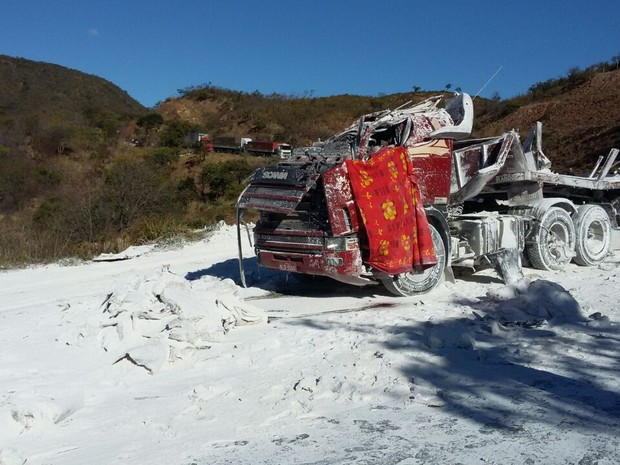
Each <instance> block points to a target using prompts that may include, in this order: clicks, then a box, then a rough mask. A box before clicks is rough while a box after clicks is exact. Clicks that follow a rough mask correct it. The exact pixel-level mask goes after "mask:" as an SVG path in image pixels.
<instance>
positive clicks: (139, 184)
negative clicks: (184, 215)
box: [99, 158, 176, 231]
mask: <svg viewBox="0 0 620 465" xmlns="http://www.w3.org/2000/svg"><path fill="white" fill-rule="evenodd" d="M175 200H176V199H175V192H174V189H173V188H172V184H171V183H170V181H169V179H167V178H165V177H164V176H162V175H161V174H160V173H158V172H157V171H156V170H154V169H152V168H151V167H150V166H149V165H148V164H147V163H145V162H143V161H141V160H138V159H135V158H120V159H119V160H117V161H116V163H114V165H113V166H112V167H111V168H110V169H109V170H108V171H107V172H106V175H105V183H104V186H103V192H102V196H101V198H100V201H99V206H100V214H101V218H102V219H106V218H107V219H108V220H109V221H110V223H111V225H112V226H114V227H115V228H116V229H117V230H118V231H122V230H123V229H125V228H127V227H128V226H129V225H130V224H131V223H133V222H134V221H136V220H137V219H138V218H140V217H141V216H146V215H148V214H152V213H160V214H164V213H167V212H171V211H174V207H175Z"/></svg>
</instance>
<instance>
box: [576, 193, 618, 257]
mask: <svg viewBox="0 0 620 465" xmlns="http://www.w3.org/2000/svg"><path fill="white" fill-rule="evenodd" d="M573 222H574V223H575V231H576V233H577V244H576V246H575V253H576V255H575V258H574V259H573V260H574V262H575V263H577V264H578V265H583V266H593V265H597V264H599V263H601V262H602V261H603V260H604V259H605V257H606V256H607V254H608V253H609V249H610V248H611V221H610V219H609V215H607V212H605V210H604V209H603V208H602V207H601V206H599V205H593V204H589V205H581V206H580V207H579V208H578V209H577V214H576V215H575V218H574V219H573Z"/></svg>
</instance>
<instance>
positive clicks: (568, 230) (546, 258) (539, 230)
mask: <svg viewBox="0 0 620 465" xmlns="http://www.w3.org/2000/svg"><path fill="white" fill-rule="evenodd" d="M575 242H576V233H575V226H574V224H573V220H572V219H571V217H570V215H569V214H568V212H567V211H566V210H564V209H562V208H560V207H551V208H549V209H547V210H546V211H544V212H543V213H542V214H541V215H540V218H538V219H537V220H536V221H535V222H534V224H533V227H532V233H531V236H530V238H529V239H528V241H527V243H526V250H527V255H528V258H529V259H530V263H531V264H532V266H533V267H534V268H538V269H539V270H548V271H553V270H561V269H562V268H564V266H565V265H566V264H568V263H569V262H570V261H571V260H572V258H573V256H574V255H575Z"/></svg>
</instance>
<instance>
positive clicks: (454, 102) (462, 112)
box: [430, 94, 474, 139]
mask: <svg viewBox="0 0 620 465" xmlns="http://www.w3.org/2000/svg"><path fill="white" fill-rule="evenodd" d="M446 111H447V112H448V114H449V115H450V116H451V117H452V120H453V121H454V126H444V127H443V128H439V129H436V130H434V131H433V132H431V133H430V138H431V139H465V138H466V137H469V136H470V134H471V130H472V127H473V125H474V103H473V101H472V99H471V97H470V96H469V94H459V95H457V96H456V97H454V98H452V99H450V100H448V101H447V102H446Z"/></svg>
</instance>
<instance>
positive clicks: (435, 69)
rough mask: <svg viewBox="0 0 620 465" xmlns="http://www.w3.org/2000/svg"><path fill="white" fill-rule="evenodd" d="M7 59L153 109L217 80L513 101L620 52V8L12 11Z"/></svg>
mask: <svg viewBox="0 0 620 465" xmlns="http://www.w3.org/2000/svg"><path fill="white" fill-rule="evenodd" d="M0 54H5V55H10V56H18V57H23V58H28V59H31V60H36V61H45V62H49V63H56V64H59V65H62V66H66V67H69V68H73V69H77V70H80V71H83V72H86V73H89V74H95V75H97V76H100V77H102V78H105V79H108V80H110V81H112V82H113V83H114V84H116V85H118V86H119V87H121V88H122V89H124V90H125V91H127V92H128V93H129V95H131V96H132V97H133V98H135V99H137V100H138V101H139V102H141V103H142V104H144V105H146V106H153V105H155V104H156V102H158V101H163V100H165V99H166V98H168V97H174V96H177V95H178V94H177V89H181V88H185V87H187V86H192V85H200V84H203V83H209V82H210V83H212V84H213V85H217V86H220V87H225V88H229V89H234V90H241V91H247V92H253V91H255V90H258V91H260V92H262V93H266V94H269V93H272V92H277V93H283V94H292V95H308V94H310V95H314V96H328V95H337V94H358V95H379V94H381V93H384V94H391V93H395V92H406V91H409V90H411V89H412V88H413V86H420V87H421V88H423V89H425V90H440V89H443V88H444V87H445V86H446V84H448V83H449V84H451V85H452V88H455V87H461V88H462V89H463V90H464V91H466V92H469V93H471V94H474V95H475V94H476V93H477V92H478V91H479V90H480V88H481V87H482V86H484V84H485V83H486V82H487V81H488V80H489V78H491V76H493V74H494V73H495V72H496V71H497V70H498V69H500V67H501V71H500V72H499V73H498V74H497V75H496V76H495V78H494V79H493V80H492V81H491V82H490V83H489V84H488V85H487V87H486V88H485V89H484V90H483V92H482V93H481V95H483V96H487V97H489V96H491V95H492V94H493V93H494V92H498V93H499V95H500V96H501V97H502V98H506V97H511V96H514V95H517V94H520V93H524V92H526V91H527V89H528V87H529V86H530V85H532V84H534V83H536V82H539V81H544V80H546V79H549V78H555V77H559V76H562V75H565V74H566V72H567V71H568V69H569V68H571V67H575V66H579V67H582V68H584V67H587V66H589V65H591V64H593V63H597V62H600V61H606V60H608V59H610V58H611V57H613V56H616V55H618V54H620V1H619V0H590V1H587V2H586V1H583V0H582V1H572V0H564V1H560V0H546V1H545V0H537V1H535V0H521V1H512V0H479V1H473V0H472V1H467V0H462V1H458V0H446V1H432V0H430V1H429V0H427V1H417V0H392V1H390V0H384V1H367V0H357V1H348V0H341V1H338V0H314V1H298V0H288V1H286V0H262V1H250V0H203V1H192V0H186V1H179V2H173V1H172V0H168V1H164V0H150V1H142V0H97V1H95V0H31V1H29V0H0Z"/></svg>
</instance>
